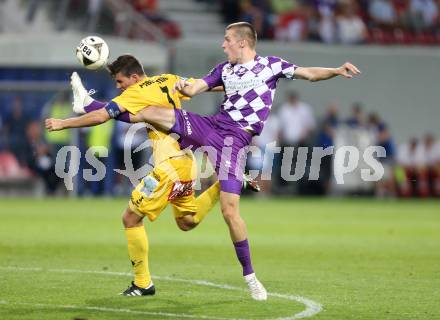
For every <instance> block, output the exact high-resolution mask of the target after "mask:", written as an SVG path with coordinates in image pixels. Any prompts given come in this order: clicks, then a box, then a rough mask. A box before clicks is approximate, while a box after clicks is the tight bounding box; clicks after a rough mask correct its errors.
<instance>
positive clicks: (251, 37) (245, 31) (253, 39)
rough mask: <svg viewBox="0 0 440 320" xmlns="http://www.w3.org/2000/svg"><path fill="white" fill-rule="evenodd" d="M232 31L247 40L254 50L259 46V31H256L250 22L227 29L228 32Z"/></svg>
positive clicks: (231, 25) (238, 23)
mask: <svg viewBox="0 0 440 320" xmlns="http://www.w3.org/2000/svg"><path fill="white" fill-rule="evenodd" d="M231 29H233V30H234V31H235V32H236V33H237V35H238V36H239V37H241V38H242V39H246V40H247V41H248V43H249V46H250V47H251V48H252V49H255V46H256V44H257V31H255V28H254V26H253V25H251V24H250V23H248V22H235V23H231V24H230V25H228V26H227V27H226V30H231Z"/></svg>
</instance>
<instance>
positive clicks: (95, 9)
mask: <svg viewBox="0 0 440 320" xmlns="http://www.w3.org/2000/svg"><path fill="white" fill-rule="evenodd" d="M101 7H102V0H89V1H88V7H87V14H86V16H85V23H84V25H85V28H84V29H85V31H87V32H95V31H96V27H97V25H98V23H99V14H100V12H101Z"/></svg>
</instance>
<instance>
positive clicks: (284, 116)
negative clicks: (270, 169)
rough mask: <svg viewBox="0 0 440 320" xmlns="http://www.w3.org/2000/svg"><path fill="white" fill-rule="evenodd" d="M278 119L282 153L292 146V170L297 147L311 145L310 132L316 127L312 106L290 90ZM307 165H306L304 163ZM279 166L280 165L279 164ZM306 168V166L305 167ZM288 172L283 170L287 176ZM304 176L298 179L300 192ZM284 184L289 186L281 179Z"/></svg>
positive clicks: (302, 187) (304, 185) (304, 181)
mask: <svg viewBox="0 0 440 320" xmlns="http://www.w3.org/2000/svg"><path fill="white" fill-rule="evenodd" d="M278 119H279V124H280V144H281V147H282V154H285V152H284V151H285V148H286V147H294V152H293V157H292V160H293V161H292V165H293V170H295V168H296V162H297V155H298V148H300V147H310V146H311V134H312V133H313V130H314V129H315V127H316V122H315V118H314V115H313V112H312V108H311V107H310V106H309V105H308V104H306V103H305V102H302V101H300V100H299V95H298V93H297V92H296V91H291V92H289V93H288V94H287V101H286V102H285V103H284V104H283V105H281V107H280V109H279V112H278ZM306 166H307V165H306ZM280 167H281V166H280ZM283 169H284V170H289V172H291V171H292V168H291V167H289V168H282V169H281V170H283ZM306 169H307V168H306ZM289 172H284V174H283V175H284V176H287V175H288V173H289ZM306 177H307V174H305V175H304V177H303V179H301V180H299V181H298V191H299V192H300V193H301V192H302V191H303V190H304V188H305V187H306ZM281 184H282V185H284V186H289V183H287V182H286V181H283V180H282V181H281Z"/></svg>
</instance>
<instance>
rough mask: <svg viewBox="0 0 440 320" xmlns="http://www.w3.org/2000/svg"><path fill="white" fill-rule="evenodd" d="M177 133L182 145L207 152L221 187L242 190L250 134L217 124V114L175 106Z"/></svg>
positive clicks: (237, 192)
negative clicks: (197, 112) (211, 114)
mask: <svg viewBox="0 0 440 320" xmlns="http://www.w3.org/2000/svg"><path fill="white" fill-rule="evenodd" d="M175 115H176V123H175V124H174V126H173V127H172V128H171V130H170V131H171V132H174V133H177V134H178V135H179V136H180V139H181V146H182V147H188V146H190V145H192V146H193V147H192V149H193V150H195V149H199V150H201V151H205V152H207V154H208V158H209V160H210V161H211V163H212V164H213V165H214V167H215V172H216V173H217V177H218V179H219V181H220V190H221V191H224V192H230V193H235V194H240V193H241V186H242V181H243V173H244V167H245V164H246V156H247V151H248V146H249V144H250V142H251V140H252V134H251V133H249V132H247V131H244V130H242V129H240V128H238V127H234V126H232V125H231V126H229V125H225V124H224V123H222V124H220V123H219V121H218V119H217V118H216V116H202V115H199V114H196V113H191V112H188V111H186V110H182V109H175Z"/></svg>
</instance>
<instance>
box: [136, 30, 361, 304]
mask: <svg viewBox="0 0 440 320" xmlns="http://www.w3.org/2000/svg"><path fill="white" fill-rule="evenodd" d="M256 42H257V34H256V32H255V29H254V28H253V26H252V25H251V24H249V23H246V22H238V23H233V24H231V25H229V26H227V27H226V31H225V37H224V41H223V45H222V48H223V50H224V52H225V53H226V55H227V61H225V62H223V63H221V64H219V65H217V66H216V67H215V68H214V69H213V70H212V71H211V72H210V73H209V74H208V75H207V76H205V77H204V78H202V79H197V80H195V81H194V82H188V81H185V80H181V81H179V82H177V83H176V85H175V89H176V90H179V91H180V92H181V93H183V94H184V95H187V96H194V95H197V94H200V93H202V92H206V91H209V90H211V89H212V88H214V87H217V86H223V87H224V90H225V99H224V102H223V103H222V105H221V106H220V111H219V112H218V113H217V114H215V115H213V116H201V115H198V114H194V113H191V112H187V111H185V110H182V109H164V108H160V107H149V108H146V109H144V110H142V111H141V112H139V113H138V116H139V118H140V119H141V120H142V121H146V122H150V123H151V124H153V125H157V126H160V127H162V128H163V129H166V130H169V131H171V132H174V133H177V134H178V135H180V137H181V139H182V142H184V143H185V144H189V145H193V146H195V147H202V148H206V149H207V151H212V149H214V150H215V151H216V152H214V153H212V152H208V157H209V158H210V160H211V162H212V163H213V165H214V167H215V170H216V173H217V176H218V179H219V180H220V185H221V187H220V188H221V192H220V204H221V211H222V214H223V217H224V219H225V221H226V223H227V225H228V227H229V232H230V235H231V239H232V242H233V243H234V247H235V251H236V254H237V257H238V260H239V261H240V263H241V265H242V267H243V276H244V278H245V281H246V283H247V284H248V286H249V289H250V292H251V296H252V298H253V299H255V300H266V299H267V292H266V289H265V288H264V286H263V285H262V284H261V282H260V281H259V280H258V279H257V277H256V276H255V273H254V270H253V267H252V263H251V257H250V249H249V243H248V239H247V238H248V236H247V230H246V224H245V222H244V221H243V219H242V218H241V216H240V212H239V200H240V192H241V190H240V189H241V184H242V181H241V180H242V174H243V171H244V165H245V161H246V150H247V149H246V148H247V147H248V146H249V144H250V142H251V140H252V136H254V135H259V134H260V133H261V131H262V129H263V126H264V123H265V121H266V119H267V117H268V116H269V112H270V109H271V107H272V103H273V99H274V96H275V90H276V84H277V81H278V79H281V78H287V79H303V80H309V81H320V80H327V79H331V78H333V77H336V76H343V77H345V78H349V79H350V78H352V77H353V76H354V75H358V74H360V71H359V70H358V68H357V67H356V66H354V65H353V64H351V63H349V62H346V63H344V64H343V65H342V66H340V67H338V68H321V67H299V66H296V65H295V64H293V63H290V62H288V61H285V60H283V59H281V58H279V57H274V56H269V57H262V56H259V55H257V53H256V51H255V45H256Z"/></svg>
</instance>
